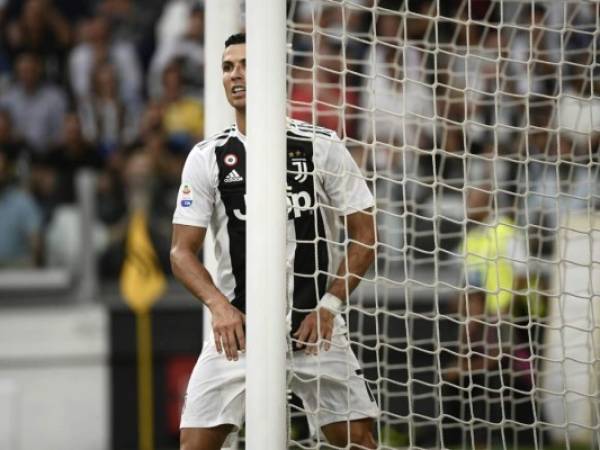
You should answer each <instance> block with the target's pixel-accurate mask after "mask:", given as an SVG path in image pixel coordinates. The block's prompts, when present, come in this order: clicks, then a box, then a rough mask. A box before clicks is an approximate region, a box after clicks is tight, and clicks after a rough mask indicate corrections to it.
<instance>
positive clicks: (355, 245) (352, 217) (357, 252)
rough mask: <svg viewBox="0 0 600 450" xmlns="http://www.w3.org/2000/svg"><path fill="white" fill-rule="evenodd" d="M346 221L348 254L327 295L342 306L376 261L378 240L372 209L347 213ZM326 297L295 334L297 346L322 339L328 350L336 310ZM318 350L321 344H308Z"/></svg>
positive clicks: (312, 349)
mask: <svg viewBox="0 0 600 450" xmlns="http://www.w3.org/2000/svg"><path fill="white" fill-rule="evenodd" d="M345 222H346V229H347V230H348V237H349V239H348V246H347V249H346V252H345V253H346V257H345V258H344V259H343V260H342V262H341V263H340V265H339V267H338V270H337V277H336V278H335V280H334V281H333V282H332V283H331V285H330V286H329V289H328V290H327V294H326V297H328V299H327V300H329V299H332V300H333V301H334V302H336V301H338V299H339V300H341V302H342V305H343V304H345V303H346V301H347V299H348V298H349V297H350V294H351V293H352V291H353V290H354V289H355V288H356V286H358V284H359V283H360V280H361V278H362V277H363V276H364V274H365V273H366V272H367V270H369V267H370V266H371V264H372V263H373V260H374V258H375V248H374V246H375V240H376V232H375V224H374V219H373V215H372V213H371V209H370V208H369V209H367V210H364V211H359V212H355V213H352V214H348V215H347V216H346V217H345ZM326 297H324V298H323V299H322V300H321V304H320V307H319V308H317V310H316V311H313V312H311V313H310V314H309V315H308V316H306V318H305V319H304V320H303V321H302V323H301V324H300V326H299V327H298V330H297V331H296V332H295V333H294V337H296V338H297V339H298V344H297V348H303V347H305V345H306V344H315V343H317V342H318V341H319V340H322V341H323V343H324V345H323V348H324V349H325V350H328V349H329V347H330V345H331V337H332V335H333V326H334V319H335V312H333V311H332V310H331V309H329V308H328V307H326V305H325V304H324V301H326V300H325V299H326ZM340 308H343V306H340ZM317 351H318V345H306V352H307V353H316V352H317Z"/></svg>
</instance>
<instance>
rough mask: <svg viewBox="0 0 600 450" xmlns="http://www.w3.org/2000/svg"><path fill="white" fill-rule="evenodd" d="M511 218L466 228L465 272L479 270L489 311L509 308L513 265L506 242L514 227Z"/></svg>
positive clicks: (496, 312) (511, 294)
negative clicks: (467, 229) (469, 228)
mask: <svg viewBox="0 0 600 450" xmlns="http://www.w3.org/2000/svg"><path fill="white" fill-rule="evenodd" d="M512 224H513V222H512V221H511V220H510V219H508V218H506V217H503V218H500V219H499V221H498V223H497V224H495V225H494V224H489V225H487V224H485V225H481V226H478V227H475V228H473V229H472V230H470V231H469V232H467V236H466V239H465V241H463V245H462V254H463V255H464V258H465V270H466V273H467V274H468V273H472V272H475V271H476V272H479V275H480V278H481V280H482V284H483V286H480V287H483V288H484V289H485V293H486V302H485V304H486V309H487V310H488V312H489V313H490V314H501V313H505V312H507V311H509V308H510V303H511V301H512V299H513V295H514V292H513V288H514V286H513V283H514V275H513V266H512V261H511V259H510V256H511V255H510V254H509V250H510V249H509V244H510V242H511V241H512V240H513V239H514V238H515V236H516V234H517V230H516V229H515V228H514V226H512Z"/></svg>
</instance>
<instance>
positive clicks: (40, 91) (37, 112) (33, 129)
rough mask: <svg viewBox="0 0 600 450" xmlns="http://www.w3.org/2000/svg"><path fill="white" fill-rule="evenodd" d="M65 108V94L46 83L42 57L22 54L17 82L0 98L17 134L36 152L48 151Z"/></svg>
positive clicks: (55, 137)
mask: <svg viewBox="0 0 600 450" xmlns="http://www.w3.org/2000/svg"><path fill="white" fill-rule="evenodd" d="M66 107H67V100H66V97H65V94H64V92H63V91H62V90H61V89H60V88H58V87H55V86H53V85H50V84H48V83H45V82H44V81H43V77H42V67H41V61H40V58H39V56H38V55H36V54H34V53H23V54H21V55H20V56H19V57H18V59H17V64H16V80H15V81H14V82H13V83H12V84H11V86H10V88H9V90H8V91H7V92H6V93H5V94H4V95H2V96H0V108H3V109H6V110H7V111H8V112H9V114H10V116H11V119H12V122H13V124H14V125H15V129H16V130H17V133H18V135H20V136H21V137H22V138H23V139H25V141H26V142H27V143H28V144H29V145H31V146H32V147H33V149H34V150H35V151H36V152H38V153H43V152H45V151H46V150H47V149H48V147H49V146H51V145H52V144H54V143H55V142H56V140H57V138H58V135H59V133H60V127H61V124H62V121H63V117H64V114H65V111H66Z"/></svg>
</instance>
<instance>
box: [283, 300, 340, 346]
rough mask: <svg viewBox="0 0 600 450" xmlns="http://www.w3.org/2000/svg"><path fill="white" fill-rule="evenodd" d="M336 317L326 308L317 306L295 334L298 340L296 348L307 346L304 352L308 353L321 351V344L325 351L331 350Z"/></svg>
mask: <svg viewBox="0 0 600 450" xmlns="http://www.w3.org/2000/svg"><path fill="white" fill-rule="evenodd" d="M334 319H335V315H334V314H333V313H332V312H331V311H329V310H328V309H325V308H317V309H316V310H314V311H312V312H311V313H310V314H308V315H307V316H306V317H305V318H304V320H303V321H302V323H301V324H300V326H299V327H298V330H296V332H295V333H294V334H293V336H294V337H295V338H296V339H297V340H298V342H297V343H296V348H297V349H298V350H300V349H302V348H305V350H304V353H306V354H307V355H310V354H312V355H316V354H317V353H319V347H321V345H323V349H324V350H325V351H327V350H329V348H330V347H331V336H332V335H333V322H334Z"/></svg>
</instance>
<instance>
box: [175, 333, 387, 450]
mask: <svg viewBox="0 0 600 450" xmlns="http://www.w3.org/2000/svg"><path fill="white" fill-rule="evenodd" d="M287 369H288V380H289V382H288V387H289V388H290V389H291V390H292V392H294V393H295V394H296V395H297V396H298V397H299V398H300V399H301V400H302V402H303V403H304V409H305V412H306V416H307V418H308V422H309V425H310V428H311V431H312V432H313V433H315V432H317V431H318V430H320V428H321V427H322V426H323V425H327V424H330V423H334V422H345V421H349V420H357V419H364V418H367V417H376V416H377V414H378V412H379V409H378V407H377V404H376V403H375V400H374V398H373V396H372V394H371V392H370V390H369V388H368V386H367V383H366V382H365V379H364V377H363V376H362V375H361V371H360V365H359V363H358V360H357V359H356V356H355V355H354V353H353V352H352V349H351V348H350V345H349V343H348V340H347V339H346V337H345V336H344V335H343V334H340V335H336V336H334V337H333V342H332V346H331V348H330V349H329V350H328V351H323V350H321V351H320V352H319V354H318V355H306V354H305V353H304V352H303V351H301V352H300V351H297V352H293V353H288V358H287ZM245 378H246V356H245V355H244V354H240V357H239V359H238V360H237V361H227V358H226V357H225V354H224V353H223V354H219V353H218V352H217V350H216V347H215V344H214V341H210V342H205V343H204V347H203V349H202V353H201V355H200V358H198V361H197V362H196V366H195V367H194V370H193V372H192V375H191V377H190V381H189V383H188V388H187V393H186V400H185V403H184V406H183V411H182V414H181V424H180V427H181V428H210V427H215V426H218V425H223V424H232V425H234V427H235V430H236V431H237V430H239V428H240V427H241V426H242V424H243V421H244V412H245V403H246V402H245V388H246V386H245V381H246V380H245ZM226 445H227V443H226Z"/></svg>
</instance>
